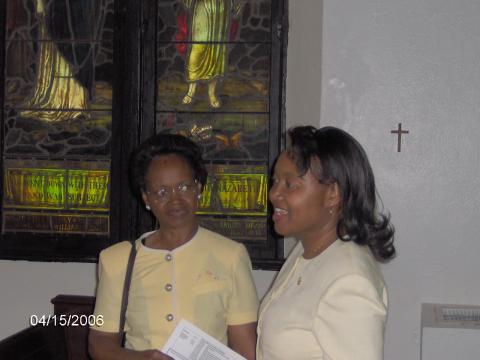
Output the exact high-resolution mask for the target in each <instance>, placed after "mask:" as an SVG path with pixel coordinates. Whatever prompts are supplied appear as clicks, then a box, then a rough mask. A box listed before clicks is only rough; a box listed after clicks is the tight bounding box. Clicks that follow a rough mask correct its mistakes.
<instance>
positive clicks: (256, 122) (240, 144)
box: [156, 113, 269, 161]
mask: <svg viewBox="0 0 480 360" xmlns="http://www.w3.org/2000/svg"><path fill="white" fill-rule="evenodd" d="M156 127H157V129H158V130H159V131H163V130H165V129H170V130H171V131H172V132H173V133H176V134H182V135H185V136H188V137H190V138H192V139H193V140H195V141H196V142H197V144H198V145H199V146H200V147H201V148H202V150H203V156H204V158H205V159H207V160H222V161H227V160H255V161H267V159H268V158H267V157H268V129H269V125H268V116H267V115H266V114H248V113H244V114H229V113H214V114H211V113H210V114H208V113H207V114H205V113H200V114H192V113H158V114H157V124H156Z"/></svg>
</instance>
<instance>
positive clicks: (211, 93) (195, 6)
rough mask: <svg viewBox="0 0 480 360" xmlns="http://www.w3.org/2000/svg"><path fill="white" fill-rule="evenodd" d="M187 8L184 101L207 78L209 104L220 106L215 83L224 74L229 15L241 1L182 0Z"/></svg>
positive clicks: (229, 33)
mask: <svg viewBox="0 0 480 360" xmlns="http://www.w3.org/2000/svg"><path fill="white" fill-rule="evenodd" d="M183 3H184V4H185V6H186V7H187V9H188V10H189V19H188V20H189V21H188V23H189V40H190V45H189V48H188V50H187V68H186V80H187V82H188V92H187V94H186V95H185V96H184V97H183V101H182V102H183V103H184V104H190V103H191V102H192V101H193V98H194V96H195V93H196V90H197V85H198V83H199V82H206V83H207V89H208V100H209V103H210V106H211V107H212V108H215V109H218V108H220V107H221V105H222V104H221V101H220V99H219V98H218V95H217V84H218V81H219V79H220V78H222V77H223V76H224V75H225V66H226V64H227V44H226V42H228V41H229V40H230V35H231V31H230V30H231V29H230V25H231V19H232V17H233V16H237V15H238V14H239V12H240V9H241V5H240V4H236V3H235V2H234V1H233V0H183Z"/></svg>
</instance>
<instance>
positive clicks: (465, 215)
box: [287, 0, 480, 360]
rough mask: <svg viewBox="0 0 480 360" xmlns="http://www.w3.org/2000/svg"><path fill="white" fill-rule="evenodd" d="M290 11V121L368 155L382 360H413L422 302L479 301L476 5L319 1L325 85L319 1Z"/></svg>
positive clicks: (479, 29) (475, 354) (433, 0)
mask: <svg viewBox="0 0 480 360" xmlns="http://www.w3.org/2000/svg"><path fill="white" fill-rule="evenodd" d="M291 4H292V5H293V6H291V17H292V24H291V30H292V33H291V37H290V40H289V44H290V45H292V46H291V48H290V50H293V49H296V50H298V51H290V52H289V58H288V65H289V68H288V77H289V78H292V77H294V78H295V79H292V80H291V81H289V82H288V83H287V94H288V103H287V111H288V121H289V123H290V124H301V123H310V124H312V123H314V124H316V125H318V124H321V125H333V126H338V127H340V128H343V129H345V130H347V131H349V132H350V133H352V134H353V135H354V136H355V137H356V138H357V139H358V140H359V141H360V142H361V143H362V144H363V145H364V147H365V149H366V151H367V153H368V154H369V157H370V160H371V163H372V166H373V169H374V172H375V174H376V179H377V187H378V190H379V193H380V195H381V197H382V199H383V203H384V206H385V207H386V208H387V209H388V210H389V211H390V212H391V214H392V220H393V222H394V224H395V225H396V228H397V234H396V246H397V249H398V258H397V259H395V260H394V261H393V262H391V263H390V264H387V265H385V266H384V267H383V270H384V274H385V279H386V282H387V285H388V287H389V292H390V311H389V319H388V324H387V332H386V349H385V359H387V360H403V359H409V360H413V359H419V353H420V350H419V340H420V339H419V326H420V304H421V303H422V302H439V303H457V304H480V286H479V274H480V260H479V257H478V254H480V241H479V240H478V232H479V230H480V225H479V221H478V219H479V218H480V216H479V215H480V206H479V205H480V192H479V191H478V188H479V182H480V178H479V175H480V171H479V170H480V159H479V154H480V142H479V141H478V139H479V137H480V122H479V120H480V105H479V100H480V66H479V59H480V40H479V39H480V26H479V24H478V19H479V18H480V2H478V1H476V0H459V1H455V2H453V1H450V0H423V1H418V0H403V1H398V0H382V1H378V0H342V1H336V0H324V1H323V34H322V36H321V38H322V40H323V43H322V53H323V54H322V65H321V69H322V71H321V78H320V75H319V74H317V73H314V72H313V71H311V69H314V68H316V67H317V66H318V61H319V59H318V55H319V50H318V49H319V42H320V36H319V33H318V30H316V29H315V26H313V25H314V24H315V20H314V19H315V18H314V14H316V13H320V11H321V10H320V8H319V6H320V5H319V4H318V1H315V0H312V1H304V0H298V1H292V2H291ZM299 42H302V43H301V45H299V44H298V43H299ZM308 44H312V46H311V48H312V49H315V51H314V52H309V51H308ZM295 69H302V70H303V69H308V71H303V72H302V71H300V72H299V71H298V70H295ZM299 79H301V80H299ZM319 81H320V82H321V84H322V86H321V89H322V91H321V93H320V94H318V91H317V89H318V85H317V84H318V82H319ZM292 84H295V86H290V85H292ZM314 93H316V94H318V95H317V97H316V99H312V94H314ZM304 94H307V95H306V96H305V98H303V95H304ZM318 104H321V110H320V112H318V111H317V106H318ZM302 117H303V118H302ZM399 122H401V123H402V125H403V128H404V129H407V130H409V131H410V133H409V134H408V135H405V136H404V137H403V142H402V151H401V152H400V153H398V152H397V138H396V136H395V135H393V134H391V133H390V130H393V129H396V127H397V124H398V123H399ZM478 331H479V338H480V330H478ZM458 358H459V359H479V358H480V350H479V348H478V347H477V348H476V349H472V347H470V348H465V351H464V353H460V354H458ZM445 359H446V358H445ZM436 360H443V358H436Z"/></svg>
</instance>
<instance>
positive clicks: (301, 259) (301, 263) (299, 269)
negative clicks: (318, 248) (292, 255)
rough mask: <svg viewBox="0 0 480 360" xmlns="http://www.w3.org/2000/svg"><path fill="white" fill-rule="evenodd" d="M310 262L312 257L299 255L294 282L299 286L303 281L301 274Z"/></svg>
mask: <svg viewBox="0 0 480 360" xmlns="http://www.w3.org/2000/svg"><path fill="white" fill-rule="evenodd" d="M311 263H312V259H305V258H304V257H303V256H300V257H299V258H298V260H297V266H296V273H297V274H298V277H297V281H296V284H297V286H300V285H301V284H302V282H303V275H304V274H305V272H306V271H307V270H308V267H309V266H310V264H311Z"/></svg>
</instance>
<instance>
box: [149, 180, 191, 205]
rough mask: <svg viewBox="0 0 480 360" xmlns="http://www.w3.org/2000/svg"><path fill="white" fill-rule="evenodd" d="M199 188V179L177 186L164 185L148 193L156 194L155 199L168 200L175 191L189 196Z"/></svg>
mask: <svg viewBox="0 0 480 360" xmlns="http://www.w3.org/2000/svg"><path fill="white" fill-rule="evenodd" d="M197 189H198V181H197V180H194V181H193V182H190V183H180V184H177V185H175V186H162V187H161V188H160V189H158V190H156V191H148V190H147V193H148V194H152V195H153V196H155V199H156V200H158V201H159V202H162V203H163V202H166V201H168V200H169V199H170V198H171V197H172V194H173V193H176V194H178V195H180V196H182V197H186V196H189V195H191V194H193V193H194V192H195V191H196V190H197Z"/></svg>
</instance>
